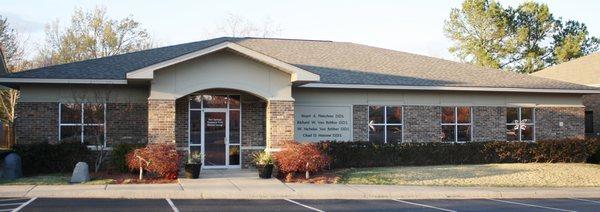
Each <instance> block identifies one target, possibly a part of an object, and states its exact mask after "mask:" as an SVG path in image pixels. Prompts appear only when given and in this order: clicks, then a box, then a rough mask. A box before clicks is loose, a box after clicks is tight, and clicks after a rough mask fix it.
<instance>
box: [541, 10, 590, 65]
mask: <svg viewBox="0 0 600 212" xmlns="http://www.w3.org/2000/svg"><path fill="white" fill-rule="evenodd" d="M556 27H557V28H558V29H557V30H558V33H556V34H555V35H554V36H553V39H554V46H555V48H554V51H553V59H554V60H552V61H549V62H550V63H552V64H558V63H562V62H566V61H569V60H571V59H574V58H578V57H581V56H584V55H588V54H590V53H592V52H595V51H597V50H598V45H599V44H600V39H598V38H596V37H589V32H588V30H587V26H586V25H585V24H584V23H580V22H577V21H572V20H570V21H567V22H566V23H564V24H563V23H562V21H561V20H559V21H557V23H556Z"/></svg>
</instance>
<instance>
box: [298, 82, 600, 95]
mask: <svg viewBox="0 0 600 212" xmlns="http://www.w3.org/2000/svg"><path fill="white" fill-rule="evenodd" d="M298 87H301V88H343V89H379V90H427V91H485V92H526V93H565V94H568V93H572V94H573V93H574V94H600V89H599V90H593V89H589V90H582V89H544V88H498V87H450V86H405V85H362V84H328V83H308V84H304V85H300V86H298Z"/></svg>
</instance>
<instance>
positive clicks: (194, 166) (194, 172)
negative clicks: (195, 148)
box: [185, 152, 202, 179]
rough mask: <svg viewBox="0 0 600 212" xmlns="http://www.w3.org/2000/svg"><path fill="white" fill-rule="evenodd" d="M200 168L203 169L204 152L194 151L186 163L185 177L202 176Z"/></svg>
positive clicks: (194, 177) (195, 177)
mask: <svg viewBox="0 0 600 212" xmlns="http://www.w3.org/2000/svg"><path fill="white" fill-rule="evenodd" d="M200 169H202V153H199V152H195V153H192V154H191V155H190V157H189V158H188V161H187V163H186V164H185V177H186V178H191V179H197V178H198V177H199V176H200Z"/></svg>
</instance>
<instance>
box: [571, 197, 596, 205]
mask: <svg viewBox="0 0 600 212" xmlns="http://www.w3.org/2000/svg"><path fill="white" fill-rule="evenodd" d="M569 199H572V200H579V201H584V202H591V203H596V204H600V201H595V200H589V199H579V198H569Z"/></svg>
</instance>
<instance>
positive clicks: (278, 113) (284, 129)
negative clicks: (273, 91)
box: [266, 100, 294, 149]
mask: <svg viewBox="0 0 600 212" xmlns="http://www.w3.org/2000/svg"><path fill="white" fill-rule="evenodd" d="M266 115H267V148H275V149H277V148H281V147H282V145H283V143H284V142H286V141H293V140H294V101H286V100H269V101H268V103H267V114H266Z"/></svg>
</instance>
